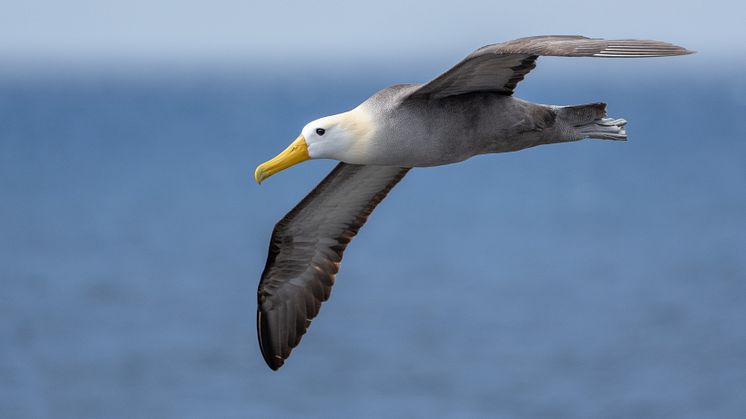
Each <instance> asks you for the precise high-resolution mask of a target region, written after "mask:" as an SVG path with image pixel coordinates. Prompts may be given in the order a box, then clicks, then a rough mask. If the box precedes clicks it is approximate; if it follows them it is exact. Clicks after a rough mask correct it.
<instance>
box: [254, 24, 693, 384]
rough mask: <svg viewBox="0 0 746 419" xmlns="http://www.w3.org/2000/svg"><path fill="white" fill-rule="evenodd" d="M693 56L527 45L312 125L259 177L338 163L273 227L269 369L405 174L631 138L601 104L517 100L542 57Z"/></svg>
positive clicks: (260, 319) (599, 44)
mask: <svg viewBox="0 0 746 419" xmlns="http://www.w3.org/2000/svg"><path fill="white" fill-rule="evenodd" d="M690 53H691V51H688V50H686V49H684V48H682V47H679V46H676V45H672V44H669V43H665V42H658V41H644V40H630V39H624V40H613V41H610V40H603V39H590V38H585V37H582V36H536V37H529V38H522V39H517V40H513V41H508V42H504V43H500V44H493V45H487V46H485V47H482V48H479V49H477V50H476V51H474V52H473V53H471V54H470V55H469V56H467V57H466V58H464V59H463V60H462V61H461V62H459V63H458V64H456V65H455V66H453V68H451V69H450V70H448V71H446V72H445V73H443V74H442V75H440V76H438V77H437V78H435V79H434V80H432V81H430V82H429V83H425V84H397V85H394V86H391V87H387V88H385V89H383V90H381V91H379V92H378V93H375V94H374V95H373V96H371V97H370V98H368V99H367V100H365V101H364V102H363V103H361V104H360V105H359V106H358V107H356V108H355V109H352V110H350V111H348V112H344V113H340V114H336V115H332V116H327V117H324V118H320V119H317V120H315V121H311V122H309V123H308V124H307V125H306V126H305V127H303V131H302V132H301V134H300V135H299V136H298V138H297V139H296V140H295V141H294V142H293V143H292V144H290V146H289V147H288V148H287V149H285V151H283V152H282V153H280V154H279V155H278V156H277V157H275V158H273V159H271V160H269V161H267V162H266V163H263V164H261V165H259V166H258V167H257V168H256V172H255V173H254V177H255V179H256V181H257V182H259V183H261V182H262V181H263V180H265V179H266V178H268V177H270V176H272V175H273V174H275V173H277V172H279V171H281V170H283V169H286V168H288V167H290V166H292V165H294V164H297V163H300V162H302V161H304V160H308V159H334V160H338V161H340V163H339V164H338V165H337V166H336V167H335V168H334V169H333V170H332V171H331V173H329V175H327V177H326V178H325V179H324V180H322V181H321V183H320V184H319V185H318V186H316V188H315V189H314V190H313V191H311V193H309V194H308V196H306V197H305V198H304V199H303V200H302V201H301V202H300V203H299V204H298V205H296V206H295V208H293V209H292V210H291V211H290V212H289V213H288V214H287V215H286V216H285V217H284V218H283V219H282V220H280V221H279V222H278V223H277V225H276V226H275V228H274V231H273V232H272V238H271V240H270V244H269V256H268V257H267V264H266V266H265V268H264V272H263V273H262V277H261V281H260V283H259V290H258V309H257V333H258V336H259V346H260V348H261V351H262V356H263V357H264V360H265V361H266V362H267V365H269V367H270V368H272V369H273V370H277V369H278V368H280V367H281V366H282V365H283V363H284V362H285V360H286V359H287V358H288V356H290V351H291V350H292V349H293V348H294V347H295V346H297V345H298V343H299V342H300V339H301V337H302V336H303V334H304V333H305V332H306V330H307V329H308V326H309V325H310V324H311V319H313V318H314V317H315V316H316V315H317V314H318V312H319V308H320V307H321V303H322V302H323V301H326V300H327V299H328V298H329V294H330V292H331V289H332V285H333V284H334V278H335V274H336V273H337V270H338V269H339V263H340V262H341V260H342V253H343V252H344V250H345V248H346V247H347V244H348V243H349V242H350V240H352V238H353V237H354V236H355V234H357V232H358V230H359V229H360V227H361V226H362V225H363V224H364V223H365V221H366V219H367V218H368V216H369V215H370V213H371V212H372V211H373V209H374V208H375V207H376V205H378V203H380V202H381V200H382V199H383V198H384V197H385V196H386V194H387V193H388V192H389V191H390V190H391V188H393V187H394V186H395V185H396V184H397V183H398V182H399V181H400V180H401V179H402V178H403V177H404V175H406V174H407V172H408V171H409V170H410V168H412V167H428V166H438V165H443V164H451V163H456V162H460V161H462V160H465V159H468V158H469V157H472V156H475V155H477V154H485V153H502V152H507V151H517V150H522V149H524V148H528V147H533V146H537V145H541V144H551V143H562V142H569V141H577V140H581V139H584V138H597V139H605V140H625V139H626V138H627V135H626V133H625V131H624V125H625V124H626V121H625V120H624V119H616V118H607V117H606V104H605V103H592V104H587V105H579V106H547V105H540V104H535V103H530V102H526V101H523V100H520V99H516V98H514V97H513V96H512V95H513V90H514V89H515V87H516V84H518V82H520V81H521V80H523V78H524V77H525V76H526V74H527V73H528V72H529V71H531V70H532V69H533V68H534V67H535V66H536V59H537V58H538V57H539V56H541V55H547V56H564V57H610V58H627V57H630V58H631V57H663V56H672V55H684V54H690Z"/></svg>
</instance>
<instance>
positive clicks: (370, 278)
mask: <svg viewBox="0 0 746 419" xmlns="http://www.w3.org/2000/svg"><path fill="white" fill-rule="evenodd" d="M635 64H636V65H642V64H639V63H635ZM655 65H660V66H663V65H664V63H660V64H655ZM603 68H608V67H603ZM537 71H538V70H537ZM410 73H411V75H413V76H414V75H415V74H414V71H412V72H410ZM542 74H543V75H541V76H536V77H534V76H533V75H531V76H529V77H528V78H527V81H526V82H524V83H523V84H522V85H520V86H519V89H518V94H517V96H519V97H522V98H525V99H528V100H532V101H536V102H542V103H553V104H577V103H586V102H595V101H599V100H603V101H606V102H608V103H609V114H610V116H613V117H623V118H626V119H627V120H628V121H629V125H628V134H629V141H628V142H625V143H622V142H610V141H588V140H587V141H581V142H577V143H568V144H559V145H549V146H542V147H537V148H534V149H528V150H524V151H521V152H517V153H509V154H498V155H488V156H479V157H476V158H473V159H471V160H468V161H466V162H463V163H461V164H457V165H452V166H444V167H439V168H431V169H416V170H413V171H412V172H410V174H409V175H408V176H407V177H406V178H405V179H404V180H403V181H402V183H401V184H400V185H399V186H397V187H396V188H395V189H394V190H393V191H392V193H391V194H390V196H389V198H387V199H386V200H385V201H384V202H383V203H382V204H381V205H380V207H379V208H378V209H377V210H376V211H375V212H374V213H373V215H372V216H371V218H370V220H369V222H368V224H367V225H366V226H365V227H364V228H363V229H362V230H361V232H360V234H359V236H358V237H357V238H356V239H355V240H354V241H353V242H352V243H351V245H350V247H349V248H348V251H347V253H346V255H345V260H344V262H343V264H342V267H341V270H340V272H339V275H338V277H337V283H336V285H335V287H334V290H333V293H332V298H331V299H330V300H329V301H328V302H327V303H325V304H324V306H323V308H322V310H321V313H320V315H319V316H318V317H317V318H316V320H314V322H313V324H312V326H311V328H310V330H309V333H308V334H307V335H306V336H305V337H304V339H303V341H302V343H301V345H300V346H299V347H298V348H296V350H295V351H294V352H293V354H292V356H291V357H290V359H289V360H288V362H287V363H286V364H285V366H284V367H283V368H282V369H281V370H280V371H278V372H272V371H270V370H269V368H267V366H266V365H265V364H264V361H263V360H262V358H261V355H260V353H259V348H258V346H257V343H256V332H255V310H256V287H257V284H258V281H259V276H260V274H261V272H262V269H263V267H264V262H265V261H266V255H267V254H266V252H267V245H268V240H269V236H270V234H271V231H272V228H273V225H274V223H275V222H276V221H278V220H279V219H280V218H281V217H282V216H283V215H284V214H285V213H286V212H287V211H288V210H289V209H290V208H292V207H293V206H294V205H295V204H296V203H297V202H298V201H299V200H300V199H301V198H302V197H303V196H304V195H305V194H306V193H307V192H308V191H309V190H310V189H311V188H312V187H313V186H314V185H315V184H316V183H317V182H318V181H319V180H320V179H321V178H322V177H323V176H324V175H325V174H326V173H327V172H328V171H329V170H331V168H332V167H333V166H334V164H335V163H334V162H330V161H311V162H307V163H304V164H302V165H298V166H296V167H293V168H292V169H289V170H287V171H286V172H283V173H281V174H278V175H276V176H274V177H272V178H271V179H269V180H268V181H267V182H265V183H263V184H262V185H261V186H259V185H256V184H255V183H254V181H253V179H252V177H251V174H252V173H253V170H254V168H255V167H256V165H257V164H259V163H261V162H263V161H265V160H267V159H268V158H270V157H272V156H274V155H275V154H276V153H277V152H279V151H280V150H282V149H283V148H284V147H285V146H286V145H287V144H288V143H289V142H290V141H292V140H293V139H294V138H295V137H296V136H297V134H298V133H299V131H300V129H301V128H302V126H303V125H304V124H305V123H306V122H308V121H310V120H312V119H315V118H317V117H320V116H323V115H327V114H331V113H336V112H340V111H343V110H346V109H349V108H351V107H353V106H355V105H356V104H357V103H359V102H360V101H362V100H364V99H365V98H366V97H368V96H369V95H370V94H372V93H373V92H375V91H376V90H378V89H380V88H383V87H385V86H386V85H388V84H392V83H394V82H406V81H412V80H395V79H393V80H392V79H391V78H390V77H388V75H387V76H386V77H384V76H382V75H368V76H355V75H348V76H347V77H341V78H336V77H331V76H328V75H324V74H303V75H302V76H301V75H298V76H297V77H291V76H288V77H284V76H278V75H265V76H262V75H253V76H251V77H249V76H246V77H236V76H226V75H210V74H191V75H182V76H180V77H174V78H169V77H155V76H153V77H131V78H128V77H122V76H117V77H105V76H102V77H58V78H57V77H51V76H44V77H41V76H39V77H17V78H13V77H10V76H7V75H6V76H5V77H4V78H2V79H0V191H1V194H2V195H0V196H1V197H2V198H1V200H0V285H2V287H1V291H0V417H3V418H79V419H82V418H291V417H303V418H308V417H317V418H331V417H340V418H350V417H356V418H358V417H359V418H363V417H370V418H381V417H400V418H408V417H447V418H464V417H496V418H589V419H591V418H594V419H597V418H620V419H622V418H625V419H627V418H636V419H639V418H676V419H685V418H692V419H700V418H734V419H736V418H739V419H740V418H743V417H746V120H745V119H744V115H746V77H745V76H744V75H743V73H742V72H738V71H736V70H735V69H734V70H733V71H732V74H731V73H728V74H725V76H722V77H708V78H706V79H705V78H704V77H703V76H701V75H700V76H697V75H696V74H695V73H694V72H692V73H691V74H690V73H686V74H683V75H678V76H676V77H666V76H665V72H663V71H661V72H657V73H656V72H653V73H652V74H650V75H648V76H646V75H645V73H644V72H640V73H633V74H632V73H631V74H629V75H625V73H624V72H617V73H614V74H613V75H612V76H609V77H605V76H604V74H602V73H601V72H594V71H590V72H588V73H586V74H585V75H584V76H582V77H581V76H569V75H567V77H560V76H558V77H551V76H552V74H551V71H549V72H546V73H542ZM431 76H432V74H430V73H428V74H425V73H422V74H418V77H417V78H415V79H414V80H415V81H416V80H426V79H428V78H430V77H431Z"/></svg>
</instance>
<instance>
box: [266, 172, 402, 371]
mask: <svg viewBox="0 0 746 419" xmlns="http://www.w3.org/2000/svg"><path fill="white" fill-rule="evenodd" d="M407 171H409V169H406V168H400V167H387V166H360V165H352V164H346V163H340V164H338V165H337V167H335V168H334V170H332V172H331V173H329V175H328V176H327V177H326V178H325V179H324V180H323V181H321V183H320V184H319V185H318V186H316V188H315V189H314V190H313V191H311V193H309V194H308V195H307V196H306V197H305V198H303V200H302V201H301V202H300V203H299V204H298V205H297V206H296V207H295V208H293V209H292V210H291V211H290V212H289V213H288V214H287V215H286V216H285V218H283V219H282V220H280V222H278V223H277V225H276V226H275V229H274V231H273V232H272V239H271V240H270V243H269V256H268V257H267V265H266V266H265V268H264V272H263V273H262V279H261V281H260V282H259V290H258V303H259V304H258V308H257V319H256V320H257V334H258V336H259V347H260V348H261V350H262V356H263V357H264V360H265V361H266V362H267V365H269V367H270V368H272V369H273V370H276V369H278V368H280V367H281V366H282V364H283V363H284V362H285V360H286V359H287V358H288V356H290V351H291V350H292V349H293V348H294V347H295V346H297V345H298V343H299V342H300V339H301V337H302V336H303V334H304V333H306V329H308V326H309V325H310V324H311V320H312V319H313V318H314V317H316V315H317V314H318V312H319V308H320V307H321V303H322V302H323V301H326V300H327V299H328V298H329V293H330V292H331V289H332V285H333V284H334V277H335V275H336V273H337V270H338V269H339V263H340V262H341V261H342V253H343V252H344V250H345V248H346V247H347V244H348V243H349V242H350V240H352V238H353V237H355V235H356V234H357V232H358V230H359V229H360V227H362V225H363V224H365V221H366V220H367V219H368V216H369V215H370V213H371V212H372V211H373V209H374V208H375V207H376V205H378V203H379V202H381V200H383V198H384V197H386V194H388V192H389V191H390V190H391V188H393V187H394V186H395V185H396V184H397V183H398V182H399V181H400V180H401V179H402V178H403V177H404V175H405V174H406V173H407Z"/></svg>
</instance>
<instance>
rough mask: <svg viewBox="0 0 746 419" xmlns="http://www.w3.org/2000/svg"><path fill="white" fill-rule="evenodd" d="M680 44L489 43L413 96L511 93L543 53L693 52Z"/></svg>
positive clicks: (551, 39)
mask: <svg viewBox="0 0 746 419" xmlns="http://www.w3.org/2000/svg"><path fill="white" fill-rule="evenodd" d="M691 53H692V52H691V51H688V50H686V49H685V48H682V47H679V46H677V45H673V44H669V43H667V42H660V41H647V40H637V39H618V40H606V39H591V38H586V37H584V36H576V35H551V36H532V37H528V38H520V39H515V40H512V41H508V42H503V43H500V44H492V45H487V46H484V47H482V48H479V49H478V50H476V51H474V52H472V53H471V54H469V56H468V57H466V58H464V59H463V60H462V61H461V62H459V63H458V64H456V65H455V66H453V67H452V68H451V69H449V70H448V71H446V72H445V73H443V74H441V75H440V76H438V77H437V78H436V79H434V80H432V81H431V82H429V83H426V84H424V85H423V86H422V87H420V88H419V89H418V90H416V91H414V92H413V93H412V94H411V95H410V97H423V96H427V97H431V98H436V99H437V98H442V97H447V96H454V95H460V94H464V93H469V92H495V93H501V94H505V95H512V94H513V89H515V86H516V85H517V84H518V82H520V81H521V80H523V78H524V77H525V76H526V74H528V72H529V71H531V70H532V69H533V68H534V67H536V59H537V58H538V57H539V56H541V55H552V56H558V57H605V58H635V57H666V56H672V55H685V54H691Z"/></svg>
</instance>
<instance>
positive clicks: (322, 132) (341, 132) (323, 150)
mask: <svg viewBox="0 0 746 419" xmlns="http://www.w3.org/2000/svg"><path fill="white" fill-rule="evenodd" d="M371 126H372V125H371V124H370V120H369V118H368V117H367V114H366V112H364V111H363V110H361V109H360V108H355V109H353V110H351V111H349V112H344V113H341V114H337V115H331V116H325V117H323V118H319V119H316V120H314V121H311V122H309V123H308V124H306V126H305V127H303V130H302V131H301V134H300V135H299V136H298V138H296V139H295V141H293V142H292V143H291V144H290V145H289V146H288V147H287V148H286V149H285V150H284V151H283V152H282V153H280V154H278V155H277V156H275V157H274V158H273V159H272V160H269V161H266V162H264V163H262V164H260V165H259V166H257V168H256V171H255V172H254V179H255V180H256V181H257V183H261V182H262V181H263V180H264V179H266V178H268V177H270V176H272V175H273V174H275V173H277V172H280V171H282V170H285V169H287V168H288V167H290V166H293V165H295V164H298V163H300V162H302V161H305V160H308V159H334V160H339V161H344V162H348V163H355V162H359V161H360V156H362V155H363V154H364V148H365V145H366V143H367V141H368V139H369V138H370V136H371V134H372V131H373V130H372V129H371Z"/></svg>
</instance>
